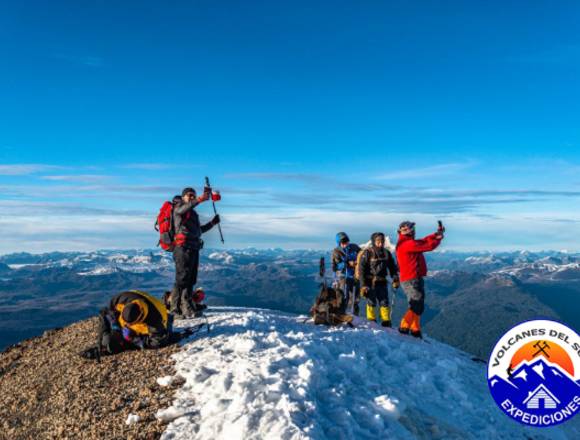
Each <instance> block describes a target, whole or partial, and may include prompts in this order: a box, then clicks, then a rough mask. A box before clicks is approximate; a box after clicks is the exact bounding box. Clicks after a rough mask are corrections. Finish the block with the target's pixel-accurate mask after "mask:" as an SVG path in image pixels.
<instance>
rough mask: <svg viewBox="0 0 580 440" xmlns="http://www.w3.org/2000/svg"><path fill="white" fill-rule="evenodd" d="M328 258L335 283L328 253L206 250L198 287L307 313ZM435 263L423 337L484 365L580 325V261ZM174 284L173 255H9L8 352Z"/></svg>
mask: <svg viewBox="0 0 580 440" xmlns="http://www.w3.org/2000/svg"><path fill="white" fill-rule="evenodd" d="M321 256H326V257H327V270H328V273H327V279H328V281H329V282H332V273H331V272H330V267H329V266H330V264H329V260H330V258H329V254H328V253H325V252H321V251H315V250H292V251H288V250H282V249H227V250H224V249H219V250H217V249H204V250H203V251H202V254H201V265H200V274H199V285H200V286H202V287H204V288H205V290H206V293H207V298H208V304H209V305H210V306H216V305H230V306H251V307H262V308H269V309H276V310H282V311H285V312H290V313H304V312H305V311H307V310H308V309H309V308H310V306H311V305H312V301H313V299H314V297H315V295H316V293H317V288H318V284H319V282H320V279H319V277H318V262H319V259H320V257H321ZM427 259H428V264H429V268H430V276H429V277H428V278H427V295H428V296H427V311H426V313H425V317H424V323H425V329H426V331H427V333H429V334H430V335H432V336H435V337H437V338H440V339H441V340H443V341H445V342H446V343H449V344H451V345H454V346H457V347H460V348H461V349H463V350H466V351H469V352H471V353H473V354H475V355H477V356H480V357H485V356H486V355H487V353H488V351H489V350H490V349H491V346H492V344H493V343H494V342H495V341H496V340H497V338H498V336H499V335H500V334H501V331H503V330H505V328H507V327H508V326H510V325H512V324H515V323H517V322H520V321H522V320H525V319H531V318H535V317H537V316H546V317H552V318H555V319H560V320H563V321H565V322H567V323H568V324H569V325H571V326H573V327H580V315H578V313H577V312H576V311H577V310H578V308H579V307H580V268H579V264H580V255H579V254H572V253H563V252H542V253H531V252H511V253H497V254H496V253H493V254H492V253H476V254H465V253H454V252H434V253H430V254H429V255H428V256H427ZM173 278H174V266H173V260H172V254H171V253H168V252H163V251H161V250H160V249H152V250H147V249H145V250H124V251H119V250H115V251H107V250H102V251H95V252H84V253H83V252H54V253H49V254H42V255H31V254H26V253H20V254H11V255H5V256H2V257H0V312H2V316H3V320H2V321H1V322H0V348H1V347H4V346H6V345H8V344H10V343H13V342H16V341H18V340H20V339H23V338H26V337H30V336H34V335H37V334H39V333H41V332H42V331H44V330H45V329H47V328H51V327H54V326H62V325H66V324H68V323H70V322H74V321H76V320H78V319H82V318H85V317H88V316H91V315H93V314H95V313H96V311H97V310H98V309H99V307H102V306H103V305H105V304H106V302H107V301H108V299H109V298H110V297H111V296H112V295H113V294H115V293H118V292H119V291H121V290H124V289H134V288H139V289H142V290H146V291H149V292H152V293H153V294H156V295H162V294H163V292H164V291H166V290H169V289H170V288H171V287H172V285H173ZM391 298H392V299H393V301H394V302H395V304H394V315H393V316H394V319H395V321H396V320H398V319H400V316H401V314H402V313H403V312H404V309H405V304H406V299H405V298H404V296H403V294H402V293H400V291H399V293H397V294H391ZM482 310H484V311H485V313H482V312H481V311H482ZM22 316H26V317H27V318H26V320H25V321H23V320H22ZM490 316H492V317H493V319H489V317H490Z"/></svg>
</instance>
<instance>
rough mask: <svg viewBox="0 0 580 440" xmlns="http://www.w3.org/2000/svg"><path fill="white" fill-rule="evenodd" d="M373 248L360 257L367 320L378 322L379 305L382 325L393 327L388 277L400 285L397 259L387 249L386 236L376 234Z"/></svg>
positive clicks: (379, 233)
mask: <svg viewBox="0 0 580 440" xmlns="http://www.w3.org/2000/svg"><path fill="white" fill-rule="evenodd" d="M371 243H372V246H370V247H368V248H366V249H365V250H364V251H363V253H362V255H361V257H360V261H359V264H360V283H361V289H360V291H361V296H363V297H365V298H366V299H367V320H369V321H375V320H376V307H377V304H378V305H379V314H380V320H381V325H382V326H383V327H391V310H390V308H389V287H388V279H387V276H388V275H390V276H391V278H392V279H393V284H396V283H398V280H399V271H398V269H397V265H396V264H395V259H394V258H393V255H392V254H391V252H390V251H389V250H388V249H385V234H383V233H382V232H375V233H374V234H373V235H371Z"/></svg>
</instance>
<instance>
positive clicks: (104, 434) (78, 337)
mask: <svg viewBox="0 0 580 440" xmlns="http://www.w3.org/2000/svg"><path fill="white" fill-rule="evenodd" d="M96 326H97V320H96V318H94V319H90V320H86V321H82V322H78V323H76V324H73V325H71V326H69V327H66V328H64V329H58V330H51V331H48V332H45V334H44V335H43V336H41V337H38V338H34V339H29V340H26V341H23V342H21V343H19V344H17V345H14V346H12V347H9V348H8V349H6V350H5V351H4V352H3V353H1V354H0V439H2V440H3V439H10V440H18V439H27V440H28V439H36V440H40V439H157V438H159V437H160V436H161V433H162V432H163V430H164V425H163V424H162V423H161V422H160V421H158V420H157V419H156V418H155V413H156V412H157V410H158V409H160V408H164V407H167V406H169V405H170V403H171V400H172V394H173V388H172V387H176V386H179V385H180V384H179V382H176V383H173V384H172V385H171V387H166V388H161V387H160V386H159V385H158V384H157V382H156V379H157V378H158V377H162V376H165V375H168V374H173V373H174V372H173V362H172V361H171V359H170V354H171V353H173V352H174V351H175V350H177V346H175V345H174V346H170V347H166V348H163V349H160V350H144V351H131V352H125V353H121V354H119V355H116V356H107V357H103V358H102V361H101V363H100V364H98V363H97V362H96V361H90V360H86V359H83V358H82V357H80V356H79V355H78V353H79V352H80V351H81V350H82V349H84V348H86V347H89V346H91V345H94V344H95V341H96ZM129 414H135V415H138V416H139V417H140V421H139V422H137V423H134V424H130V425H127V424H126V421H127V417H128V416H129Z"/></svg>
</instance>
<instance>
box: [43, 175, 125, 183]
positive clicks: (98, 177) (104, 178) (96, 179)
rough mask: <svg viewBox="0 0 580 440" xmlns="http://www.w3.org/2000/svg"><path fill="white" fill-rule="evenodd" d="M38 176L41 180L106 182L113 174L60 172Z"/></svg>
mask: <svg viewBox="0 0 580 440" xmlns="http://www.w3.org/2000/svg"><path fill="white" fill-rule="evenodd" d="M40 178H41V179H43V180H50V181H55V182H81V183H97V182H106V181H108V180H111V179H114V177H113V176H107V175H103V174H61V175H48V176H40Z"/></svg>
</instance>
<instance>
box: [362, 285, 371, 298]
mask: <svg viewBox="0 0 580 440" xmlns="http://www.w3.org/2000/svg"><path fill="white" fill-rule="evenodd" d="M368 294H369V288H368V287H367V286H364V287H361V288H360V296H362V297H363V298H366V297H367V295H368Z"/></svg>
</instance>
